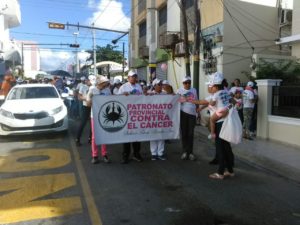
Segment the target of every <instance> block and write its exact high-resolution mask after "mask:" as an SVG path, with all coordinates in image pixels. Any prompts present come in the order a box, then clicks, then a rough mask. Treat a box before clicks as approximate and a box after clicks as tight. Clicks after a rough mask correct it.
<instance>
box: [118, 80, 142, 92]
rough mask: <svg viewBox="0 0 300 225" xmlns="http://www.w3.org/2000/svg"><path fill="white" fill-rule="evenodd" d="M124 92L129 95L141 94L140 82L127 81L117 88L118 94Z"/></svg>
mask: <svg viewBox="0 0 300 225" xmlns="http://www.w3.org/2000/svg"><path fill="white" fill-rule="evenodd" d="M124 93H128V94H130V95H142V94H143V89H142V86H141V85H140V84H131V83H129V82H127V83H125V84H123V85H122V86H121V87H120V88H119V95H123V94H124Z"/></svg>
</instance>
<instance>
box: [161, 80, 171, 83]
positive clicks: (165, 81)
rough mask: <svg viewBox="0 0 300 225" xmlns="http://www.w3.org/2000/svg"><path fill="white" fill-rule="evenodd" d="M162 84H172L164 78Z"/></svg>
mask: <svg viewBox="0 0 300 225" xmlns="http://www.w3.org/2000/svg"><path fill="white" fill-rule="evenodd" d="M162 84H170V83H169V82H168V81H167V80H163V82H162Z"/></svg>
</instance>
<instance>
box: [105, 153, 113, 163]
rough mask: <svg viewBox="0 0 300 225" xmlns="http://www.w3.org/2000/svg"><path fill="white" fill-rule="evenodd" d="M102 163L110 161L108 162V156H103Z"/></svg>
mask: <svg viewBox="0 0 300 225" xmlns="http://www.w3.org/2000/svg"><path fill="white" fill-rule="evenodd" d="M103 162H105V163H110V162H111V161H110V160H109V158H108V156H107V155H105V156H103Z"/></svg>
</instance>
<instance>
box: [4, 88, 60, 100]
mask: <svg viewBox="0 0 300 225" xmlns="http://www.w3.org/2000/svg"><path fill="white" fill-rule="evenodd" d="M32 98H59V96H58V94H57V92H56V90H55V89H54V88H53V87H21V88H14V89H13V91H12V92H11V94H10V95H9V96H8V97H7V99H9V100H14V99H32Z"/></svg>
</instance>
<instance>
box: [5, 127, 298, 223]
mask: <svg viewBox="0 0 300 225" xmlns="http://www.w3.org/2000/svg"><path fill="white" fill-rule="evenodd" d="M77 125H78V121H71V123H70V131H69V133H68V134H57V135H52V134H47V135H31V136H24V137H13V138H7V137H1V138H0V154H1V157H0V224H18V225H19V224H22V225H23V224H26V225H27V224H28V225H33V224H47V225H48V224H55V225H58V224H67V225H69V224H70V225H73V224H74V225H90V224H93V225H94V224H99V225H101V224H104V225H153V224H155V225H206V224H207V225H216V224H229V225H252V224H255V225H256V224H258V225H260V224H261V225H294V224H295V225H297V224H300V185H299V183H297V182H293V181H291V180H289V179H285V178H284V177H282V176H278V175H276V174H274V173H270V172H269V171H267V170H264V169H260V168H257V167H254V166H252V165H251V164H248V163H245V162H244V161H243V160H240V159H239V158H238V157H236V161H235V173H236V177H234V178H228V179H225V180H222V181H220V180H210V179H209V178H208V175H209V174H210V173H212V172H215V171H216V169H217V167H216V166H212V165H209V164H208V162H209V161H210V159H211V158H212V157H213V154H214V147H213V143H211V142H209V141H208V140H207V139H206V137H204V136H196V137H195V144H194V145H195V146H194V152H195V154H196V155H197V157H198V158H197V160H196V161H182V160H181V159H180V155H181V145H180V141H178V140H172V141H171V144H167V145H166V153H167V158H168V159H167V160H166V161H151V160H150V147H149V143H147V142H144V143H142V151H141V154H142V156H143V158H144V161H143V162H142V163H138V162H136V161H133V160H131V161H130V163H129V164H126V165H124V164H121V163H120V162H121V155H122V145H119V144H118V145H108V146H107V149H108V152H109V156H110V159H111V161H112V163H110V164H106V163H104V162H100V163H99V164H96V165H94V164H91V150H90V146H89V144H88V143H87V140H88V136H87V135H88V128H89V127H86V130H85V133H84V136H83V138H82V146H80V147H76V145H75V142H74V134H75V133H76V128H77ZM38 151H41V152H42V153H37V154H36V155H34V154H33V153H34V152H35V153H36V152H38ZM43 151H44V152H43ZM16 152H25V153H26V154H27V156H23V157H20V156H19V157H17V156H16V157H15V158H14V159H15V161H13V160H9V158H11V157H12V156H14V155H16ZM47 154H48V155H47ZM51 154H56V156H57V158H56V159H55V158H54V156H53V157H52V156H51ZM50 159H55V160H52V161H51V160H50ZM38 162H41V164H36V163H38ZM48 162H49V163H48ZM50 162H51V163H50ZM16 165H19V167H16ZM24 168H27V170H25V169H24ZM51 176H52V177H51ZM34 177H37V178H38V179H34ZM59 177H60V178H61V179H59ZM21 178H24V180H18V179H21ZM8 179H13V180H15V181H19V183H17V182H15V183H14V185H15V186H13V185H11V186H8V184H7V180H8ZM43 180H48V181H49V182H45V183H43V184H42V183H40V182H41V181H43ZM30 182H31V183H30ZM20 183H28V186H27V189H28V190H26V191H23V192H24V193H23V194H21V195H15V190H18V188H19V185H20ZM59 185H64V186H63V187H60V189H59V188H58V186H59ZM25 189H26V188H25ZM41 190H43V191H45V190H48V192H47V191H46V192H45V193H42V194H41V196H35V197H34V198H33V199H31V200H30V201H29V202H30V203H34V202H38V203H39V204H37V205H38V207H33V206H32V205H30V204H28V203H26V204H24V203H23V204H21V203H20V202H19V200H20V199H21V200H22V199H23V198H24V199H27V201H28V196H34V195H37V193H39V192H40V191H41ZM9 193H14V195H12V196H10V197H9V198H8V197H7V196H8V194H9ZM49 199H51V200H53V202H54V203H55V204H56V207H52V206H53V205H51V204H48V202H47V201H46V200H49ZM56 199H60V200H65V199H67V203H66V204H65V205H59V204H58V202H55V200H56ZM43 200H45V201H44V202H43ZM24 201H25V200H24ZM53 202H52V204H53ZM39 206H41V208H39ZM45 206H47V207H48V208H49V209H50V210H49V211H46V212H45V213H43V214H41V213H39V210H42V209H43V207H44V208H45ZM54 206H55V205H54ZM47 207H46V208H47ZM14 210H16V211H14ZM24 210H25V211H26V210H28V212H29V213H28V214H26V215H23V214H20V212H22V211H24ZM7 213H13V214H11V215H12V216H11V217H6V216H5V215H7ZM55 213H56V214H55ZM17 216H19V217H17ZM17 218H19V220H18V221H16V220H17ZM20 218H21V219H20ZM5 221H6V222H5Z"/></svg>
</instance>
